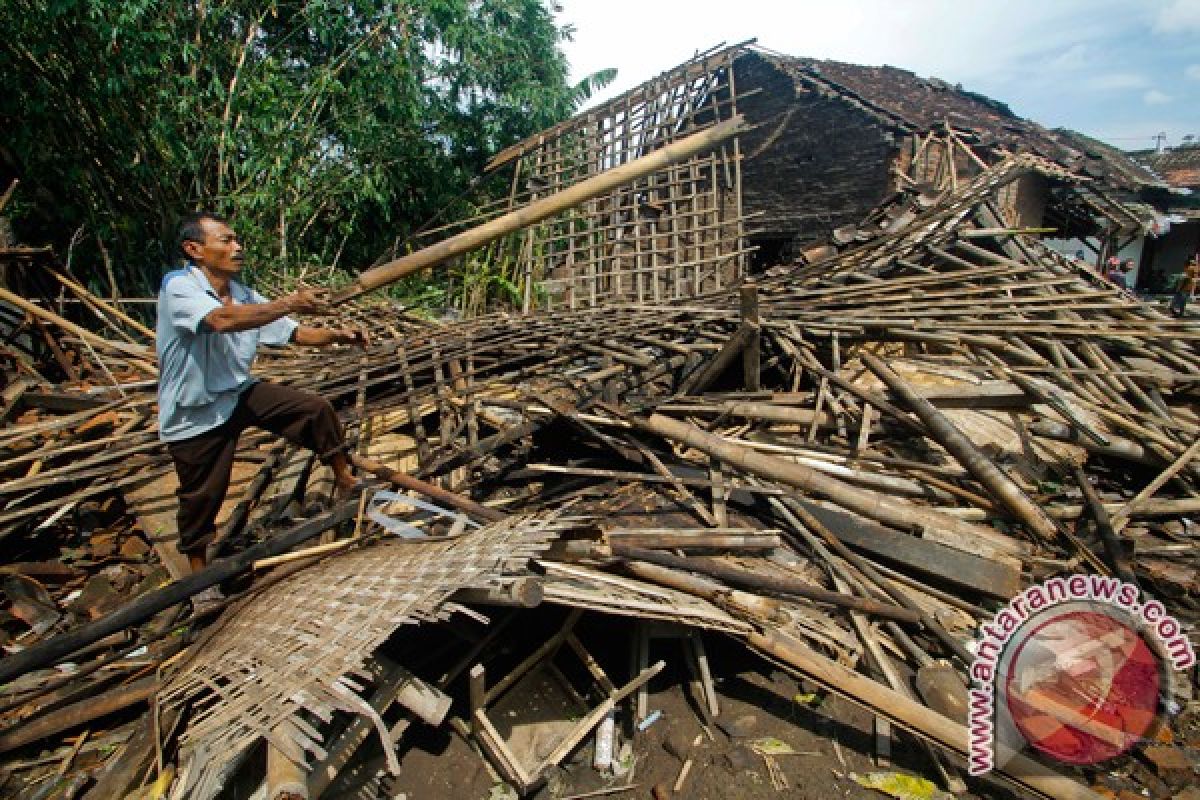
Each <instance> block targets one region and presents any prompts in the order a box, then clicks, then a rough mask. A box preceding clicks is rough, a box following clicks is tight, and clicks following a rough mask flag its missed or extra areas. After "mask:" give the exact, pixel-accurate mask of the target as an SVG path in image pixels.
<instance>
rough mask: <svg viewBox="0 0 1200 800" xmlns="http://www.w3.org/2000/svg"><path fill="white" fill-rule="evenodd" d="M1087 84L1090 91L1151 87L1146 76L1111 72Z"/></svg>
mask: <svg viewBox="0 0 1200 800" xmlns="http://www.w3.org/2000/svg"><path fill="white" fill-rule="evenodd" d="M1085 83H1086V84H1087V87H1088V88H1089V89H1098V90H1100V91H1110V90H1117V89H1144V88H1146V87H1147V86H1149V85H1150V81H1149V80H1148V79H1147V78H1146V76H1145V75H1138V74H1137V73H1135V72H1109V73H1107V74H1105V75H1096V76H1095V77H1093V78H1089V79H1088V80H1087V81H1086V82H1085Z"/></svg>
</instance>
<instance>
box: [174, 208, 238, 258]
mask: <svg viewBox="0 0 1200 800" xmlns="http://www.w3.org/2000/svg"><path fill="white" fill-rule="evenodd" d="M206 219H211V220H212V221H213V222H220V223H222V224H225V225H228V224H229V220H227V219H225V217H223V216H221V215H220V214H217V213H215V212H213V211H193V212H192V213H190V214H187V215H185V216H184V217H183V219H181V220H179V227H178V228H177V229H176V230H175V256H176V258H178V259H179V260H180V261H187V259H188V254H187V253H186V252H185V251H184V249H183V243H184V242H200V243H201V244H203V243H204V226H203V224H202V223H203V222H204V220H206Z"/></svg>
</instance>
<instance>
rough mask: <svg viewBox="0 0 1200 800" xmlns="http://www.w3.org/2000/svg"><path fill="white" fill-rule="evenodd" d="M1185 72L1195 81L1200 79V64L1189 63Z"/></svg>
mask: <svg viewBox="0 0 1200 800" xmlns="http://www.w3.org/2000/svg"><path fill="white" fill-rule="evenodd" d="M1183 74H1184V75H1186V76H1188V77H1189V78H1191V79H1192V80H1194V81H1200V64H1188V66H1187V69H1185V70H1184V71H1183Z"/></svg>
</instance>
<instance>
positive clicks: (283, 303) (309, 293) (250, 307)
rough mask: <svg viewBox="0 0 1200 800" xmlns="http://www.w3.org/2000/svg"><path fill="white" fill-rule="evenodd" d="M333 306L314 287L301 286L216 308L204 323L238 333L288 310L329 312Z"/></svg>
mask: <svg viewBox="0 0 1200 800" xmlns="http://www.w3.org/2000/svg"><path fill="white" fill-rule="evenodd" d="M328 310H329V306H328V305H327V304H326V302H325V301H324V299H323V298H322V296H321V295H320V294H319V293H318V292H315V291H313V290H312V289H300V290H299V291H295V292H292V293H291V294H289V295H287V296H286V297H280V298H279V299H278V300H271V301H270V302H267V303H241V304H230V305H224V306H221V307H220V308H214V309H213V310H212V311H210V312H209V313H208V314H207V315H206V316H205V317H204V325H205V326H206V327H207V328H208V329H209V330H211V331H215V332H216V333H237V332H238V331H248V330H253V329H254V328H261V327H263V326H264V325H269V324H271V323H272V322H274V321H275V320H277V319H279V318H280V317H286V316H287V315H288V314H322V313H328Z"/></svg>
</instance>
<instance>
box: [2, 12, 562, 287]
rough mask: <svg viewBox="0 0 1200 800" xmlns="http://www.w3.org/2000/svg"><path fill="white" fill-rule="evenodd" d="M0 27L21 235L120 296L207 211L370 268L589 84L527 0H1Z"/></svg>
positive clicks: (298, 255) (313, 259)
mask: <svg viewBox="0 0 1200 800" xmlns="http://www.w3.org/2000/svg"><path fill="white" fill-rule="evenodd" d="M0 28H2V29H3V30H4V31H5V36H4V37H3V41H0V93H2V94H3V96H4V97H5V98H6V101H5V103H3V104H2V105H0V125H2V126H3V135H2V136H0V178H10V177H19V178H20V179H21V181H22V189H21V190H20V192H19V194H18V202H16V203H14V205H13V206H11V207H10V208H11V209H12V210H13V215H14V217H15V223H16V226H17V232H18V236H19V238H21V239H22V240H23V241H26V242H29V243H40V242H51V243H54V244H55V245H56V246H58V247H59V248H60V252H61V250H63V249H65V248H66V247H67V246H68V242H70V241H72V240H74V241H76V242H78V249H77V250H76V253H77V254H76V258H75V263H76V264H79V265H90V266H91V267H92V268H95V270H96V271H95V273H94V274H87V273H86V272H84V270H80V269H78V268H77V271H80V272H84V277H87V278H89V280H90V281H91V283H92V284H93V285H94V286H100V287H103V288H105V289H106V288H107V286H106V283H105V282H104V281H102V279H100V278H99V276H100V275H102V274H103V271H102V270H100V269H99V266H100V264H102V263H103V260H104V258H105V257H109V258H110V260H111V265H112V272H113V273H114V274H115V276H116V279H117V282H118V283H120V284H121V291H123V292H127V293H133V292H150V291H153V289H154V288H155V287H156V284H157V276H158V274H159V271H160V269H161V267H162V265H163V263H164V262H165V261H166V260H167V258H168V256H169V255H170V254H169V253H168V252H167V250H166V246H167V245H166V243H167V241H168V240H169V237H170V235H171V231H172V229H173V226H174V222H175V220H176V219H177V218H178V216H179V215H180V214H181V213H183V212H184V211H187V210H190V209H193V208H199V207H207V208H215V209H216V210H218V211H220V212H223V213H226V214H230V215H232V216H233V217H235V219H236V222H237V226H238V228H239V230H240V231H241V232H242V234H243V235H244V237H245V239H246V243H247V247H248V250H249V252H250V254H251V256H252V261H253V263H256V264H258V265H261V266H265V267H269V268H279V267H285V268H286V267H294V266H297V265H301V264H304V263H306V262H307V263H316V264H322V265H330V264H338V265H341V266H351V267H353V266H361V265H364V264H367V263H369V262H371V261H372V260H373V259H374V258H375V256H376V255H378V253H380V252H382V251H383V250H384V249H385V248H387V247H388V246H389V245H390V244H391V243H392V242H393V241H394V240H395V238H396V237H397V236H403V235H404V234H405V232H406V231H408V230H411V229H412V228H415V227H416V226H417V225H419V224H420V223H421V222H422V221H424V220H425V219H427V218H428V217H430V216H431V215H433V214H434V213H435V212H436V211H438V210H443V209H445V208H446V207H447V206H450V207H451V211H450V213H454V210H453V209H454V207H455V204H456V203H460V204H461V203H463V202H464V201H463V200H462V199H461V198H462V196H463V194H464V192H466V191H467V189H468V187H469V185H470V181H471V179H472V178H474V177H475V176H477V175H479V174H480V173H481V171H482V167H483V165H484V164H485V163H486V161H487V159H488V158H489V157H490V156H491V155H492V154H493V153H495V152H496V151H497V150H498V149H500V148H502V147H504V146H506V145H507V144H509V143H511V142H513V141H516V140H518V139H520V138H522V137H524V136H527V135H529V134H531V133H533V132H535V131H537V130H540V129H541V128H544V127H546V126H548V125H551V124H553V123H554V122H556V121H558V120H560V119H562V118H563V117H565V116H566V115H567V114H568V113H569V112H570V110H571V109H572V107H573V106H574V104H575V103H577V102H579V95H580V92H581V89H580V87H578V86H576V87H572V86H569V85H568V84H567V81H566V75H567V65H566V61H565V59H564V57H563V54H562V52H561V50H560V48H559V45H560V43H561V41H562V40H563V39H564V38H565V37H569V36H570V34H571V31H570V29H569V28H567V27H559V26H557V25H556V23H555V21H554V19H553V16H552V14H551V11H550V9H549V8H547V7H546V6H545V5H544V4H543V3H542V2H541V1H540V0H414V1H413V2H404V3H396V2H385V1H384V0H275V1H274V2H267V3H263V2H249V0H187V1H186V2H181V1H178V0H177V1H176V2H168V1H167V0H7V1H6V2H5V3H3V4H0ZM2 188H3V187H0V190H2ZM477 188H478V187H477ZM485 188H486V187H485ZM462 207H463V208H465V206H462Z"/></svg>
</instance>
